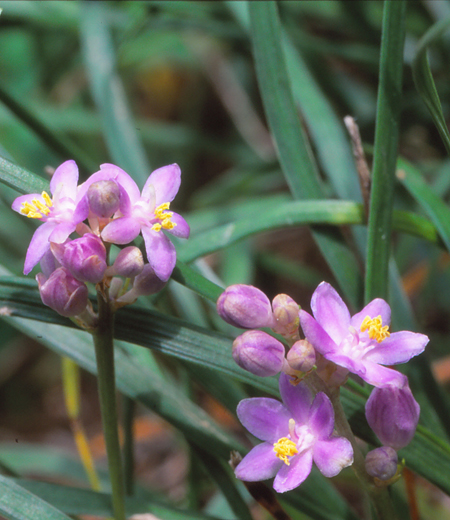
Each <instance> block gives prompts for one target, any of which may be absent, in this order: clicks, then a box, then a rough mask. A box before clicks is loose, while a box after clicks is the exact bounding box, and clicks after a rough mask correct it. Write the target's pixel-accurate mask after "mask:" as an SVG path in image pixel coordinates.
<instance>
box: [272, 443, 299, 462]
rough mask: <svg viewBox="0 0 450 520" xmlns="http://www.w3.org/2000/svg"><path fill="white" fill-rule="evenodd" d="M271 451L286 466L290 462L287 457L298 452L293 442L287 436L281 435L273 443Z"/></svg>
mask: <svg viewBox="0 0 450 520" xmlns="http://www.w3.org/2000/svg"><path fill="white" fill-rule="evenodd" d="M273 451H274V452H275V454H276V456H277V457H278V458H279V459H281V460H282V461H283V462H284V463H285V464H287V465H288V466H289V465H290V464H291V463H290V462H289V459H288V457H292V455H297V453H298V450H297V445H296V444H295V442H293V441H291V440H290V439H288V438H287V437H281V439H279V440H278V441H277V442H276V443H275V444H274V445H273Z"/></svg>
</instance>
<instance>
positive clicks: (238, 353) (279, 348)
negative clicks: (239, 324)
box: [232, 330, 285, 377]
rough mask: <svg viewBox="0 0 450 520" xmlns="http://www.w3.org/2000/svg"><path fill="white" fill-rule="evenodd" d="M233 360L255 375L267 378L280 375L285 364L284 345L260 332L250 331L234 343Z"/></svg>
mask: <svg viewBox="0 0 450 520" xmlns="http://www.w3.org/2000/svg"><path fill="white" fill-rule="evenodd" d="M232 354H233V359H234V360H235V361H236V363H237V364H238V365H239V366H240V367H241V368H243V369H244V370H247V371H248V372H251V373H252V374H255V375H256V376H261V377H267V376H273V375H275V374H278V372H280V371H281V368H282V366H283V362H284V355H285V351H284V345H283V344H282V343H280V342H279V341H278V340H277V339H275V338H273V337H272V336H269V334H266V333H265V332H262V331H260V330H249V331H247V332H244V334H241V335H240V336H238V337H237V338H236V339H235V340H234V342H233V352H232Z"/></svg>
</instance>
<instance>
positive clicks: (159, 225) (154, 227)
mask: <svg viewBox="0 0 450 520" xmlns="http://www.w3.org/2000/svg"><path fill="white" fill-rule="evenodd" d="M161 227H162V226H161V224H160V223H159V222H157V223H156V224H153V226H152V227H151V229H153V231H161Z"/></svg>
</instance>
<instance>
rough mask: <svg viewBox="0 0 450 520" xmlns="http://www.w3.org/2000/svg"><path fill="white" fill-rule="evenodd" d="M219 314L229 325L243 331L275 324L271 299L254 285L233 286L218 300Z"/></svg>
mask: <svg viewBox="0 0 450 520" xmlns="http://www.w3.org/2000/svg"><path fill="white" fill-rule="evenodd" d="M217 312H218V313H219V316H220V317H221V318H222V319H223V320H225V321H226V322H227V323H230V324H231V325H234V326H235V327H241V328H243V329H253V328H255V329H256V328H259V327H271V326H272V325H273V324H274V320H273V315H272V307H271V305H270V301H269V298H267V296H266V295H265V294H264V293H263V292H262V291H260V290H259V289H257V288H256V287H253V286H252V285H240V284H239V285H231V286H230V287H228V288H227V289H226V290H225V291H224V292H223V293H222V294H221V295H220V296H219V299H218V300H217Z"/></svg>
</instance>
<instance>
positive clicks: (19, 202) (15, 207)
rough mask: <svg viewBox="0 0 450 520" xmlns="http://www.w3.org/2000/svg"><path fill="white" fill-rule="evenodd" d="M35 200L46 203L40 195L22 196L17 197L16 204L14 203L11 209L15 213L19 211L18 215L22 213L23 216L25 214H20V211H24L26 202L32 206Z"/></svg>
mask: <svg viewBox="0 0 450 520" xmlns="http://www.w3.org/2000/svg"><path fill="white" fill-rule="evenodd" d="M33 199H38V200H40V201H41V202H43V203H44V204H45V201H44V199H43V198H42V196H41V194H40V193H29V194H27V195H20V197H17V199H14V202H13V203H12V205H11V208H12V209H13V210H14V211H17V213H20V214H21V215H23V213H21V212H20V210H21V209H22V204H23V203H24V202H29V203H30V204H32V200H33ZM37 220H41V219H37Z"/></svg>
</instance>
